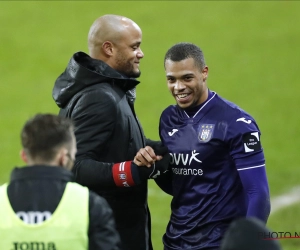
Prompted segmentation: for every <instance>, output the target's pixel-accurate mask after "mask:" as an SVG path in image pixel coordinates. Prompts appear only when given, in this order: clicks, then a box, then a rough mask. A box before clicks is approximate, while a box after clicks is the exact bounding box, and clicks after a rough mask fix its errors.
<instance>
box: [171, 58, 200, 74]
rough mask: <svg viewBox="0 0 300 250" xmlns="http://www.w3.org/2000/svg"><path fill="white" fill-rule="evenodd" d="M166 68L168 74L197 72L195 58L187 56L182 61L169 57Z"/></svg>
mask: <svg viewBox="0 0 300 250" xmlns="http://www.w3.org/2000/svg"><path fill="white" fill-rule="evenodd" d="M165 69H166V74H167V76H169V75H170V76H173V75H188V74H195V70H197V68H196V65H195V63H194V59H193V58H186V59H184V60H181V61H172V60H170V59H167V60H166V63H165Z"/></svg>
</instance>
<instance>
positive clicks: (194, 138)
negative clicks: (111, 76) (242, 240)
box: [135, 43, 270, 250]
mask: <svg viewBox="0 0 300 250" xmlns="http://www.w3.org/2000/svg"><path fill="white" fill-rule="evenodd" d="M164 66H165V71H166V78H167V86H168V89H169V91H170V93H171V95H172V96H173V97H174V99H175V101H176V105H171V106H169V107H167V108H166V109H165V110H164V111H163V112H162V114H161V117H160V123H159V134H160V138H161V141H162V143H163V145H165V146H166V147H167V148H168V150H169V154H170V156H171V163H170V167H169V171H168V172H167V173H166V174H165V175H162V176H160V177H158V178H157V179H156V183H157V184H158V185H159V186H160V187H161V189H162V190H164V191H165V192H166V193H168V194H170V195H172V196H173V199H172V202H171V217H170V220H169V223H168V226H167V229H166V233H165V234H164V236H163V243H164V249H165V250H179V249H197V250H200V249H201V250H216V249H219V247H220V244H221V239H222V237H223V235H224V233H225V231H226V229H227V228H228V226H229V225H230V223H231V222H232V221H233V220H235V219H237V218H239V217H255V218H258V219H260V220H262V221H263V222H264V223H266V222H267V219H268V216H269V214H270V197H269V187H268V181H267V176H266V169H265V157H264V152H263V149H262V146H261V140H260V136H261V133H260V130H259V128H258V126H257V123H256V122H255V120H254V118H253V117H252V116H251V115H250V114H248V113H247V112H246V111H244V110H243V109H241V108H240V107H238V106H237V105H236V104H234V103H232V102H230V101H228V100H225V99H224V98H222V97H220V96H219V95H218V94H217V93H216V92H214V91H211V90H209V89H208V87H207V78H208V67H207V65H206V63H205V60H204V55H203V52H202V50H201V49H200V48H199V47H198V46H196V45H194V44H191V43H178V44H175V45H174V46H172V47H171V48H170V49H169V50H168V51H167V53H166V55H165V59H164ZM141 152H143V153H144V154H146V152H145V149H141V150H140V152H138V154H137V155H136V157H135V161H137V162H140V163H141V165H143V164H146V163H148V164H150V163H152V162H154V161H155V159H156V154H155V152H150V150H149V149H148V150H147V152H150V153H149V154H148V155H147V154H146V155H147V157H141Z"/></svg>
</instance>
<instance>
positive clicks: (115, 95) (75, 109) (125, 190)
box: [53, 15, 169, 250]
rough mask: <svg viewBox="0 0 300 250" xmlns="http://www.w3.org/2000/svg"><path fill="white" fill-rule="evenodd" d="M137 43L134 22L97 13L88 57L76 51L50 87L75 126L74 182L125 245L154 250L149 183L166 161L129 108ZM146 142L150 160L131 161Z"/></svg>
mask: <svg viewBox="0 0 300 250" xmlns="http://www.w3.org/2000/svg"><path fill="white" fill-rule="evenodd" d="M141 42H142V31H141V29H140V27H139V26H138V25H137V24H136V23H135V22H133V21H132V20H130V19H128V18H126V17H122V16H116V15H105V16H102V17H100V18H98V19H97V20H96V21H95V22H94V23H93V24H92V26H91V28H90V31H89V34H88V48H89V55H87V54H85V53H83V52H77V53H75V54H74V55H73V56H72V58H71V60H70V61H69V64H68V66H67V68H66V70H65V71H64V72H63V73H62V74H61V75H60V76H59V77H58V79H57V80H56V82H55V86H54V89H53V98H54V100H55V102H56V104H57V105H58V106H59V107H60V113H59V114H60V115H61V116H64V117H69V118H72V119H73V121H74V123H75V136H76V140H77V149H78V150H77V154H76V161H75V166H74V168H73V172H74V174H75V179H76V181H77V182H78V183H80V184H82V185H85V186H87V187H89V188H90V189H91V190H93V191H95V192H96V193H98V194H99V195H101V196H103V197H105V198H106V200H107V201H108V203H109V204H110V206H111V208H112V210H113V212H114V216H115V220H116V226H117V230H118V232H119V234H120V236H121V240H122V245H123V249H124V250H148V249H150V250H151V249H152V244H151V239H150V214H149V210H148V205H147V180H148V179H151V178H154V177H156V176H158V175H160V174H161V173H162V172H164V171H165V170H166V168H167V167H168V162H169V154H168V153H167V150H166V148H164V147H162V146H161V142H156V141H151V140H149V139H146V138H145V136H144V134H143V130H142V127H141V125H140V124H139V122H138V119H137V118H136V114H135V111H134V101H135V88H136V85H137V84H138V83H139V81H137V80H136V79H135V78H137V77H139V76H140V74H141V72H140V69H139V64H140V60H141V59H142V58H143V57H144V54H143V52H142V50H141V47H140V45H141ZM145 146H148V147H146V148H147V149H148V150H149V153H150V154H151V155H152V156H153V155H154V161H155V160H156V162H155V164H152V165H149V166H142V164H140V163H139V162H133V159H134V157H135V154H136V153H137V152H138V151H139V149H140V148H144V147H145ZM149 146H151V148H150V147H149ZM152 149H153V150H154V151H152ZM136 163H137V164H136Z"/></svg>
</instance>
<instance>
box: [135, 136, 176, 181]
mask: <svg viewBox="0 0 300 250" xmlns="http://www.w3.org/2000/svg"><path fill="white" fill-rule="evenodd" d="M148 144H149V146H146V147H145V148H141V149H140V150H139V151H138V152H137V154H136V156H135V157H134V160H133V161H132V163H131V164H132V168H136V169H137V172H138V175H139V178H140V181H144V180H146V179H155V178H157V177H158V176H160V175H162V174H163V173H165V172H166V171H167V170H168V168H169V163H170V160H171V156H170V155H169V152H168V148H167V147H165V146H163V145H162V144H161V142H154V141H151V143H148Z"/></svg>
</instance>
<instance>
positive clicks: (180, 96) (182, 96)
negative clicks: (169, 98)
mask: <svg viewBox="0 0 300 250" xmlns="http://www.w3.org/2000/svg"><path fill="white" fill-rule="evenodd" d="M177 96H178V97H179V98H184V97H187V96H188V95H187V94H180V95H177Z"/></svg>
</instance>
